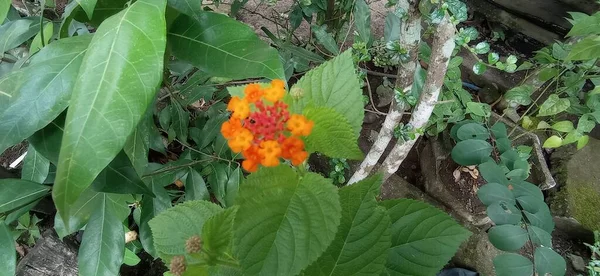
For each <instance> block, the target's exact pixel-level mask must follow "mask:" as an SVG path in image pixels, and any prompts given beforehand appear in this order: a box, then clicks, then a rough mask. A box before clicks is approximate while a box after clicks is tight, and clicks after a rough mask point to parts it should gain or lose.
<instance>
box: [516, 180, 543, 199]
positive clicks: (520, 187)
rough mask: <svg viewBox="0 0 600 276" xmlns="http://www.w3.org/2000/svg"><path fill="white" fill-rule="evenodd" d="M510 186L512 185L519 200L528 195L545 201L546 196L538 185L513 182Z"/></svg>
mask: <svg viewBox="0 0 600 276" xmlns="http://www.w3.org/2000/svg"><path fill="white" fill-rule="evenodd" d="M510 185H512V192H513V194H514V195H515V197H517V198H519V197H521V196H526V195H528V196H532V197H534V198H537V199H539V200H541V201H542V202H543V201H544V194H542V191H541V190H540V188H538V186H536V185H533V184H531V183H529V182H527V181H513V182H511V184H510Z"/></svg>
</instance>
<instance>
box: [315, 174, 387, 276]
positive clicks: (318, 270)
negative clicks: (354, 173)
mask: <svg viewBox="0 0 600 276" xmlns="http://www.w3.org/2000/svg"><path fill="white" fill-rule="evenodd" d="M380 186H381V176H380V175H376V176H373V177H370V178H367V179H365V180H363V181H360V182H358V183H355V184H353V185H351V186H345V187H343V188H342V189H340V191H339V194H340V203H341V204H342V219H341V222H340V226H339V227H338V231H337V233H336V236H335V239H334V240H333V242H332V243H331V245H330V246H329V247H328V248H327V250H326V251H325V253H323V255H321V257H319V259H317V261H316V262H314V263H312V264H311V265H310V266H309V267H308V268H307V269H306V270H304V274H305V275H340V276H341V275H344V276H346V275H381V272H383V269H384V265H385V263H386V261H387V258H388V250H389V248H390V246H391V234H390V230H389V228H390V218H389V216H388V215H387V211H386V209H385V208H382V207H379V206H377V201H376V197H377V196H378V195H379V189H380Z"/></svg>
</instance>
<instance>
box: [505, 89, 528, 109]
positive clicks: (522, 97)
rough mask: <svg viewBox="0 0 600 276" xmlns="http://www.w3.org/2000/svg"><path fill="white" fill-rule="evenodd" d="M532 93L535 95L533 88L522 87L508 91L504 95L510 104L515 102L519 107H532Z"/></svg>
mask: <svg viewBox="0 0 600 276" xmlns="http://www.w3.org/2000/svg"><path fill="white" fill-rule="evenodd" d="M531 93H533V86H531V85H521V86H517V87H515V88H512V89H510V90H508V91H507V92H506V94H504V99H505V100H506V101H508V102H509V103H510V102H514V103H516V104H519V105H530V104H531V102H532V100H531Z"/></svg>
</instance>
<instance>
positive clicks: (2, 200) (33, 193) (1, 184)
mask: <svg viewBox="0 0 600 276" xmlns="http://www.w3.org/2000/svg"><path fill="white" fill-rule="evenodd" d="M49 191H50V187H49V186H46V185H42V184H39V183H35V182H31V181H28V180H22V179H11V178H6V179H0V213H6V212H9V211H11V210H13V209H16V208H19V207H21V206H23V205H26V204H28V203H31V202H32V201H35V200H37V199H39V198H42V197H43V196H46V195H47V194H48V192H49Z"/></svg>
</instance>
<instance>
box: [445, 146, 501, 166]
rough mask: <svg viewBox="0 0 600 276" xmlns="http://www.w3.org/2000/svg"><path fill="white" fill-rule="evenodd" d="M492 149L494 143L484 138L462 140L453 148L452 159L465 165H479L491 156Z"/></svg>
mask: <svg viewBox="0 0 600 276" xmlns="http://www.w3.org/2000/svg"><path fill="white" fill-rule="evenodd" d="M492 149H493V148H492V145H490V143H488V142H486V141H483V140H475V139H469V140H464V141H460V142H458V144H456V146H454V148H453V149H452V160H454V162H456V163H458V164H459V165H463V166H470V165H478V164H481V163H483V162H484V161H485V160H487V159H488V158H489V157H490V154H491V153H492Z"/></svg>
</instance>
